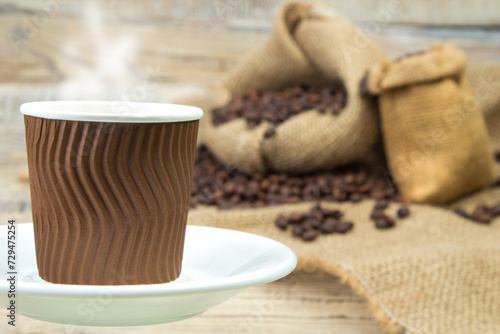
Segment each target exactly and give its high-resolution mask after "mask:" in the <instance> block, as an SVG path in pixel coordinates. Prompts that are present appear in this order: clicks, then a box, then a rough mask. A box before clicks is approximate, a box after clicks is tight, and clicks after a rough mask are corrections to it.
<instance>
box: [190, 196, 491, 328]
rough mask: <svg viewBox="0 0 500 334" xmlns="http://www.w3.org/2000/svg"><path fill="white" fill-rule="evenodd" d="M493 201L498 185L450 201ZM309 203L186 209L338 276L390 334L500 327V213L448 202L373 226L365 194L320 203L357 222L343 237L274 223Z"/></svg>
mask: <svg viewBox="0 0 500 334" xmlns="http://www.w3.org/2000/svg"><path fill="white" fill-rule="evenodd" d="M498 199H500V188H489V189H487V190H484V191H482V192H480V193H476V194H474V195H473V196H471V197H469V198H465V199H463V200H461V201H460V202H459V203H456V204H455V205H458V206H460V207H463V208H466V209H467V210H471V209H472V208H473V207H474V205H475V204H477V203H480V202H485V203H488V204H492V203H494V202H495V201H498ZM314 204H315V203H300V204H293V205H281V206H274V207H267V208H262V209H243V210H229V211H218V210H217V209H216V208H208V207H206V208H199V209H195V210H192V211H191V212H190V214H189V224H195V225H206V226H215V227H221V228H229V229H235V230H240V231H245V232H250V233H255V234H259V235H263V236H266V237H269V238H272V239H275V240H278V241H280V242H282V243H284V244H286V245H288V246H289V247H290V248H291V249H292V250H294V252H295V253H296V254H297V256H298V258H299V264H298V267H299V268H301V269H305V270H307V271H308V272H313V271H314V270H315V269H316V268H319V269H321V270H326V271H327V272H329V273H331V274H334V275H337V276H340V277H341V278H342V279H343V280H344V281H346V282H347V283H348V284H349V285H350V287H351V288H352V289H353V290H354V291H356V292H357V293H358V294H360V295H362V296H364V297H365V298H366V299H367V300H368V302H369V304H370V306H371V307H370V308H371V311H372V314H373V316H374V317H375V319H376V320H377V321H378V322H379V323H380V325H381V326H382V327H383V328H384V329H385V330H386V331H387V332H389V333H418V334H423V333H426V334H434V333H435V334H442V333H454V334H462V333H463V334H470V333H482V334H490V333H491V334H493V333H500V318H499V314H500V243H499V242H498V240H500V218H498V219H495V220H494V221H493V222H492V223H491V225H489V226H488V225H481V224H476V223H473V222H471V221H469V220H466V219H463V218H461V217H459V216H458V215H456V214H455V213H453V212H452V211H451V210H448V209H446V208H439V207H432V206H429V205H421V204H412V205H410V206H409V208H410V210H411V214H410V216H409V217H408V218H406V219H404V220H400V221H398V223H397V224H396V227H394V228H393V229H389V230H377V229H375V227H374V225H373V222H372V221H370V220H369V216H370V212H371V210H372V208H373V204H374V203H373V201H371V200H365V201H363V202H360V203H355V204H354V203H322V206H324V207H328V208H331V209H340V210H342V211H343V212H344V214H345V218H346V219H348V220H353V221H355V225H354V229H353V230H352V231H351V232H349V233H347V234H345V235H340V234H329V235H326V236H325V235H321V236H319V238H318V239H316V240H315V241H313V242H304V241H302V240H300V239H298V238H294V237H292V235H291V232H290V230H287V231H281V230H279V229H278V228H276V227H275V226H274V220H275V218H276V216H277V215H278V214H290V213H291V212H295V211H299V212H306V211H308V210H309V209H310V208H311V206H313V205H314ZM397 208H398V206H397V205H396V204H391V206H390V207H389V208H388V209H387V212H388V214H390V215H392V216H394V215H395V211H396V209H397ZM311 330H312V329H311Z"/></svg>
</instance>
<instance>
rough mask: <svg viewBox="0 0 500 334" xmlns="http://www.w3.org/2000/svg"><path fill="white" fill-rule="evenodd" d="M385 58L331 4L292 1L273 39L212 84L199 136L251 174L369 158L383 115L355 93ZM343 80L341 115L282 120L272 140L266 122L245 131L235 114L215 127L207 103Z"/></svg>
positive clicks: (282, 10) (306, 169) (370, 101)
mask: <svg viewBox="0 0 500 334" xmlns="http://www.w3.org/2000/svg"><path fill="white" fill-rule="evenodd" d="M383 58H384V52H383V51H382V50H381V49H380V48H378V47H377V46H376V45H375V44H374V43H373V42H372V41H370V40H369V39H368V38H367V37H366V35H364V34H363V33H362V32H360V31H358V30H357V29H355V28H354V26H353V25H352V24H351V23H349V22H348V21H346V20H345V19H343V18H341V17H338V16H336V15H335V14H334V13H333V12H332V10H331V9H330V8H328V7H325V6H324V5H321V4H316V3H287V4H285V5H283V6H282V7H281V8H280V9H279V10H278V11H277V13H276V16H275V19H274V29H273V32H272V35H271V37H270V40H269V41H268V42H267V43H266V44H265V45H264V46H263V47H262V48H261V49H260V50H258V51H257V52H255V53H254V54H252V55H250V56H249V57H248V58H247V59H246V60H244V61H243V62H242V63H241V64H240V65H239V66H238V67H237V68H236V69H234V70H233V71H232V72H231V73H229V74H228V75H227V76H226V77H225V78H224V80H222V82H220V83H219V84H217V85H215V86H214V87H213V89H212V91H211V94H212V95H213V98H212V99H211V101H208V100H210V98H209V97H208V98H207V99H206V100H205V101H203V104H204V107H205V112H207V113H206V114H205V117H204V118H203V120H202V125H201V128H200V141H201V142H203V143H204V144H206V145H207V146H208V147H209V148H210V150H211V151H212V152H214V154H215V155H216V156H217V157H218V158H219V160H221V161H222V162H223V163H224V164H226V165H227V166H233V167H236V168H238V169H240V170H243V171H245V172H248V173H252V172H263V171H266V170H273V171H282V172H293V173H303V172H310V171H317V170H328V169H331V168H333V167H335V166H339V165H345V164H347V163H350V162H353V161H359V160H363V159H366V158H367V157H368V156H369V155H370V154H371V153H372V149H373V147H374V144H375V143H376V141H377V139H378V136H379V131H378V125H377V124H378V119H377V114H376V112H375V108H376V105H375V103H374V101H373V99H372V98H369V97H364V98H360V97H359V96H358V94H357V89H358V82H359V80H360V79H361V77H362V76H363V74H364V72H365V71H366V69H367V68H368V67H369V66H370V65H372V64H374V63H377V62H379V61H380V60H382V59H383ZM338 82H341V83H342V84H343V85H344V86H345V88H346V90H347V93H348V101H347V106H346V107H345V109H344V110H343V111H342V112H341V113H340V114H339V115H338V116H334V115H331V114H328V113H325V114H319V113H318V112H316V111H308V112H304V113H302V114H300V115H297V116H295V117H293V118H291V119H289V120H287V121H286V122H284V123H282V124H280V125H279V126H278V127H277V129H276V134H275V135H274V136H273V137H271V138H268V139H264V136H263V134H264V131H265V130H266V129H267V128H268V127H269V124H268V123H261V124H260V126H257V127H255V128H253V129H248V128H247V126H246V122H245V120H243V119H237V120H233V121H231V122H228V123H225V124H222V125H219V126H213V124H212V121H211V118H212V117H211V115H210V113H209V110H208V109H207V108H206V106H207V105H209V106H210V107H213V106H214V105H217V104H219V105H220V104H223V103H225V102H227V101H228V100H229V98H230V96H231V95H232V94H239V93H242V92H243V91H245V90H246V89H248V88H258V89H275V90H279V89H283V88H285V87H288V86H292V85H297V84H308V85H315V86H318V85H320V86H321V85H328V84H333V83H338ZM198 105H199V104H198Z"/></svg>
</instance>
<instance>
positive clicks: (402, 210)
mask: <svg viewBox="0 0 500 334" xmlns="http://www.w3.org/2000/svg"><path fill="white" fill-rule="evenodd" d="M409 215H410V209H408V208H407V207H406V206H402V207H400V208H399V209H398V218H399V219H403V218H406V217H408V216H409Z"/></svg>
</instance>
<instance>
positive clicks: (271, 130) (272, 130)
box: [264, 126, 276, 139]
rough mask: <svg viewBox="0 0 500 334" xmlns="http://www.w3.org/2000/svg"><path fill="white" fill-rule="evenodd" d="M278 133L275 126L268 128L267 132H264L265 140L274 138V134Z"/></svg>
mask: <svg viewBox="0 0 500 334" xmlns="http://www.w3.org/2000/svg"><path fill="white" fill-rule="evenodd" d="M275 133H276V128H275V127H274V126H271V127H269V128H267V130H266V131H265V132H264V138H266V139H267V138H271V137H272V136H274V134H275Z"/></svg>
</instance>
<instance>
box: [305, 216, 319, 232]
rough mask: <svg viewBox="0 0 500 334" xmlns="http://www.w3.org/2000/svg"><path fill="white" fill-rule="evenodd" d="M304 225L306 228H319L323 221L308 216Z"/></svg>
mask: <svg viewBox="0 0 500 334" xmlns="http://www.w3.org/2000/svg"><path fill="white" fill-rule="evenodd" d="M302 226H303V227H304V228H305V229H308V230H310V229H318V228H319V227H320V226H321V222H320V221H319V220H317V219H314V218H307V219H305V220H304V221H303V222H302Z"/></svg>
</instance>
